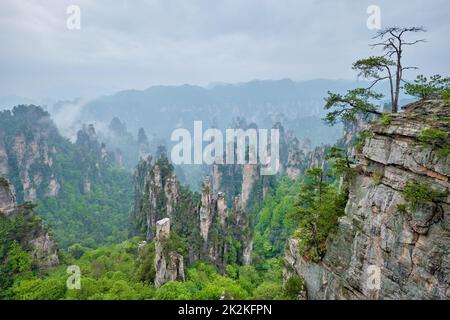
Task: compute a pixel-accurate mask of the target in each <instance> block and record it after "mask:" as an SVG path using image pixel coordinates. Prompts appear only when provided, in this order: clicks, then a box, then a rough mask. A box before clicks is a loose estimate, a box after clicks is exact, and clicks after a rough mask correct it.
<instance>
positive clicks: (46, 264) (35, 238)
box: [0, 177, 59, 271]
mask: <svg viewBox="0 0 450 320" xmlns="http://www.w3.org/2000/svg"><path fill="white" fill-rule="evenodd" d="M18 217H20V218H21V219H23V220H24V221H25V223H23V224H22V227H21V228H22V229H21V230H18V231H19V232H18V234H13V235H11V237H13V239H12V240H14V241H17V242H19V243H20V244H21V246H22V247H23V248H25V249H26V250H27V252H29V254H30V257H31V259H32V261H33V264H34V265H35V266H37V268H38V270H40V271H46V270H48V269H50V268H53V267H55V266H57V265H58V264H59V257H58V248H57V245H56V242H55V240H54V239H53V238H52V237H51V236H50V235H49V234H48V232H47V230H46V229H45V228H44V226H43V225H42V222H41V220H40V219H38V218H37V217H35V213H34V211H33V209H32V208H31V207H29V206H27V205H22V206H17V205H16V200H15V195H14V190H13V189H12V186H10V185H9V183H8V181H7V180H6V179H5V178H2V177H0V219H17V218H18Z"/></svg>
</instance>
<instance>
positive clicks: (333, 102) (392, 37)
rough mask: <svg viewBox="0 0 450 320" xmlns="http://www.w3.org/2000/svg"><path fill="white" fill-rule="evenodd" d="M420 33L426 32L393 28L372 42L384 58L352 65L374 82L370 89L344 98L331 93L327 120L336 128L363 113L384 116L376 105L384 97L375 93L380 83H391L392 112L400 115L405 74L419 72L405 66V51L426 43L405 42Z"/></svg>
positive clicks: (371, 58)
mask: <svg viewBox="0 0 450 320" xmlns="http://www.w3.org/2000/svg"><path fill="white" fill-rule="evenodd" d="M418 32H425V29H424V28H422V27H409V28H398V27H391V28H386V29H383V30H380V31H378V32H377V34H376V35H375V36H374V37H373V39H376V40H378V41H379V42H377V43H374V44H372V45H371V46H372V47H373V48H375V47H381V49H382V51H383V55H380V56H371V57H369V58H365V59H360V60H358V61H356V62H355V63H353V70H356V71H357V72H358V76H360V77H362V78H364V79H370V80H371V81H372V82H371V83H370V85H369V87H367V88H357V89H353V90H348V91H347V93H346V94H345V95H341V94H336V93H332V92H328V97H326V98H325V101H326V104H325V109H326V110H332V111H330V112H329V113H328V114H327V115H326V117H325V119H324V120H325V121H326V122H328V123H330V124H334V123H336V122H337V121H339V120H342V121H353V120H355V117H356V115H357V114H360V113H363V114H376V115H380V114H381V112H380V111H378V107H377V106H376V105H375V104H374V101H375V100H379V99H381V98H382V97H383V95H382V94H380V93H377V92H374V91H373V90H372V89H373V87H374V86H375V85H376V84H377V83H379V82H381V81H388V83H389V89H390V100H391V110H392V112H397V111H398V102H399V95H400V88H401V83H402V81H404V78H403V72H404V71H405V70H408V69H416V67H410V66H404V65H403V63H402V62H403V60H402V59H403V53H404V50H405V48H406V47H409V46H412V45H415V44H418V43H420V42H425V40H424V39H418V40H406V39H405V38H406V36H407V34H410V33H418Z"/></svg>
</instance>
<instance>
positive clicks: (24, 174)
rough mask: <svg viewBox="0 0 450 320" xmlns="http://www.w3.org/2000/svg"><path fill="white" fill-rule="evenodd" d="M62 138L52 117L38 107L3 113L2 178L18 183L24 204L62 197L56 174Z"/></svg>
mask: <svg viewBox="0 0 450 320" xmlns="http://www.w3.org/2000/svg"><path fill="white" fill-rule="evenodd" d="M58 138H59V135H58V131H57V129H56V126H55V125H54V123H53V122H52V121H51V119H50V116H49V114H48V113H46V112H45V111H43V110H42V109H40V108H38V107H36V106H18V107H15V108H14V109H13V111H12V112H11V111H9V110H6V111H3V112H1V113H0V140H1V141H0V175H2V176H4V177H9V178H10V180H11V182H12V183H14V185H15V187H16V190H17V192H18V198H19V200H20V201H22V200H23V201H34V200H36V199H37V198H38V197H47V196H56V195H57V194H58V192H59V189H60V181H59V179H58V177H57V176H56V175H55V172H54V164H55V161H54V158H55V148H54V145H55V142H56V140H58Z"/></svg>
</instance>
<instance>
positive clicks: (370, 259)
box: [284, 101, 450, 299]
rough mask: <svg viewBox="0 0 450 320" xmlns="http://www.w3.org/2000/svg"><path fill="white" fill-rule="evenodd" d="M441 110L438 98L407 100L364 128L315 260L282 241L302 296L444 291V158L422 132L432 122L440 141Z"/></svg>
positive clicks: (447, 224) (447, 214) (447, 234)
mask: <svg viewBox="0 0 450 320" xmlns="http://www.w3.org/2000/svg"><path fill="white" fill-rule="evenodd" d="M449 109H450V108H449V106H448V105H442V103H441V102H439V101H434V102H433V101H431V102H427V103H426V104H418V105H417V106H414V105H412V106H410V107H409V108H408V112H405V113H402V114H393V115H391V116H390V117H391V119H389V121H385V122H384V124H382V123H381V122H378V123H374V124H372V125H371V126H370V127H369V130H370V131H371V132H373V134H371V136H369V137H368V138H367V139H366V141H365V145H364V147H363V149H362V152H361V154H359V155H358V161H357V165H356V167H355V172H356V173H357V174H356V177H355V178H354V179H353V181H352V183H351V185H350V194H349V200H348V203H347V206H346V210H345V216H343V217H342V218H341V220H340V223H339V226H338V229H337V232H336V233H335V234H334V235H333V236H332V237H330V238H329V239H328V243H327V253H326V255H325V257H324V259H323V260H322V262H321V263H319V264H315V263H311V262H309V261H306V260H305V259H304V258H303V257H302V254H301V252H300V249H299V243H298V240H297V239H295V238H291V239H290V240H289V242H288V247H287V250H286V255H285V267H286V268H285V271H284V275H285V278H288V277H290V276H293V275H297V276H300V277H303V278H304V280H305V285H306V291H307V297H308V299H399V298H401V299H448V298H449V297H450V290H449V288H450V280H449V279H450V252H449V248H450V197H449V194H448V191H449V186H450V185H449V176H450V165H449V162H450V157H449V156H448V155H445V154H444V156H443V155H442V154H443V153H442V152H440V149H441V147H442V146H439V144H433V142H432V141H427V142H425V143H424V138H423V133H424V130H426V129H429V128H432V129H436V130H439V131H440V132H441V133H442V132H443V135H444V136H445V134H446V137H447V138H446V139H447V142H445V141H444V144H445V143H447V144H448V134H449V132H450V130H449V122H448V119H449V116H450V110H449ZM425 132H426V131H425ZM444 139H445V138H444ZM414 186H416V187H417V186H421V187H420V188H416V189H414ZM411 190H416V191H415V192H413V195H412V196H411V195H410V196H408V192H409V194H411ZM417 190H422V193H424V194H425V195H420V194H418V191H417ZM431 195H433V196H431Z"/></svg>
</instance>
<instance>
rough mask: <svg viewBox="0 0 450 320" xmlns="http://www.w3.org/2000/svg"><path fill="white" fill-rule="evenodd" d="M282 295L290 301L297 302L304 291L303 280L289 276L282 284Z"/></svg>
mask: <svg viewBox="0 0 450 320" xmlns="http://www.w3.org/2000/svg"><path fill="white" fill-rule="evenodd" d="M283 291H284V295H285V296H286V298H288V299H290V300H297V299H298V297H299V295H300V294H302V293H303V292H304V291H305V280H304V279H303V278H300V277H299V276H291V277H290V278H289V279H288V280H287V281H286V283H285V284H284V288H283Z"/></svg>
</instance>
